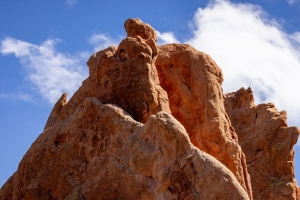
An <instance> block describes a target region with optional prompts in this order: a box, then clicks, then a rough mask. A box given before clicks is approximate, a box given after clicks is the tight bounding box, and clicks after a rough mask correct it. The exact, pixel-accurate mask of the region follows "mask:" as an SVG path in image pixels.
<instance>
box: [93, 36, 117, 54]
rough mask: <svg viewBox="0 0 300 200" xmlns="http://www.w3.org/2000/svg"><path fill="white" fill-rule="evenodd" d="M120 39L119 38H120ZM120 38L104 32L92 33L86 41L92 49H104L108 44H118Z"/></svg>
mask: <svg viewBox="0 0 300 200" xmlns="http://www.w3.org/2000/svg"><path fill="white" fill-rule="evenodd" d="M120 40H121V39H120ZM120 40H118V39H116V38H112V37H111V36H109V35H106V34H102V33H100V34H94V35H92V36H91V37H90V38H89V39H88V43H89V44H90V45H92V46H93V47H94V51H95V52H96V51H99V50H102V49H105V48H107V47H109V46H118V45H119V43H120Z"/></svg>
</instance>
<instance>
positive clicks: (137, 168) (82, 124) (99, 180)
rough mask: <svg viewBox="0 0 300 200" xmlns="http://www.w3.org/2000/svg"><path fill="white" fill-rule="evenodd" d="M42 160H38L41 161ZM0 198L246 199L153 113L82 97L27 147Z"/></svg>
mask: <svg viewBox="0 0 300 200" xmlns="http://www.w3.org/2000/svg"><path fill="white" fill-rule="evenodd" d="M45 158H46V159H45ZM0 199H3V200H4V199H10V200H15V199H103V200H105V199H208V200H209V199H228V200H231V199H248V196H247V193H246V192H245V191H244V189H243V188H242V187H241V186H240V184H239V183H238V181H237V180H236V178H235V176H234V175H233V174H232V173H231V172H230V171H229V170H228V169H227V168H226V167H225V166H224V165H223V164H221V163H220V162H219V161H217V160H216V159H215V158H213V157H212V156H210V155H208V154H206V153H204V152H202V151H200V150H199V149H198V148H196V147H194V146H193V145H192V143H191V142H190V139H189V136H188V134H187V133H186V131H185V129H184V127H183V126H182V125H181V124H180V123H179V122H178V121H177V120H176V119H175V118H173V117H172V116H171V115H170V114H168V113H166V112H159V113H158V114H157V115H153V116H151V117H150V118H149V120H148V121H147V122H146V123H145V124H142V123H139V122H137V121H135V120H133V119H132V117H131V116H130V115H128V114H127V113H126V112H124V110H123V109H121V108H119V107H117V106H114V105H111V104H102V103H101V102H100V101H99V100H97V99H96V98H92V97H90V98H87V99H85V100H84V101H83V103H82V104H81V105H79V106H78V107H77V109H76V111H75V112H74V113H73V114H72V115H70V116H69V117H68V118H66V119H65V120H64V121H61V122H59V123H56V124H55V125H53V126H51V127H49V128H48V129H46V130H45V131H44V132H43V133H42V134H41V135H40V136H39V137H38V138H37V140H36V141H35V142H34V143H33V144H32V146H31V147H30V149H29V150H28V152H27V153H26V155H25V156H24V158H23V159H22V161H21V163H20V165H19V168H18V170H17V172H16V173H15V174H14V175H13V176H12V177H11V178H10V179H9V181H8V182H6V184H5V185H4V186H3V187H2V188H1V191H0Z"/></svg>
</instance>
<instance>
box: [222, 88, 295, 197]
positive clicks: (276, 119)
mask: <svg viewBox="0 0 300 200" xmlns="http://www.w3.org/2000/svg"><path fill="white" fill-rule="evenodd" d="M224 97H225V108H226V111H227V113H228V115H229V118H230V120H231V122H232V125H233V127H234V129H235V130H236V133H237V134H238V138H239V144H240V145H241V147H242V150H243V152H244V153H245V154H246V158H247V167H248V171H249V174H250V176H251V183H252V190H253V198H254V199H261V200H263V199H299V198H300V197H299V195H300V194H299V189H298V188H297V184H296V181H295V179H294V178H295V174H294V150H293V146H294V145H295V144H296V142H297V139H298V136H299V133H300V130H299V129H298V128H297V127H288V126H287V122H286V120H287V114H286V112H285V111H281V112H279V111H278V110H277V109H276V108H275V106H274V104H272V103H265V104H259V105H255V104H254V97H253V93H252V91H251V89H250V88H248V89H244V88H241V89H240V90H238V91H237V92H233V93H229V94H225V95H224Z"/></svg>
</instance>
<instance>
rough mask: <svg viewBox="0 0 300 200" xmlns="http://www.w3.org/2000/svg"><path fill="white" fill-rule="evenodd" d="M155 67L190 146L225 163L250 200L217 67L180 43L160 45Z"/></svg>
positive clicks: (249, 187) (211, 61)
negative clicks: (186, 133)
mask: <svg viewBox="0 0 300 200" xmlns="http://www.w3.org/2000/svg"><path fill="white" fill-rule="evenodd" d="M155 65H156V67H157V70H158V75H159V79H160V84H161V86H162V88H163V89H164V90H166V91H167V93H168V98H169V104H170V109H171V112H172V115H173V116H174V117H175V118H176V119H177V120H178V121H179V122H180V123H181V124H182V125H183V126H184V127H185V129H186V130H187V132H188V134H189V136H190V138H191V141H192V143H193V144H194V145H195V146H196V147H198V148H199V149H201V150H202V151H205V152H206V153H208V154H210V155H212V156H213V157H215V158H217V159H218V160H219V161H220V162H222V163H223V164H225V166H227V167H228V168H229V169H230V170H231V171H232V172H233V173H234V175H235V176H236V177H237V179H238V181H239V182H240V183H241V185H242V186H243V187H244V189H245V190H246V191H247V192H248V194H249V196H250V198H251V183H250V177H249V175H248V172H247V167H246V158H245V155H244V153H243V152H242V150H241V147H240V146H239V144H238V140H237V136H236V133H235V132H234V130H233V128H232V127H231V124H230V121H229V119H228V116H227V114H226V112H225V109H224V103H223V91H222V88H221V83H222V81H223V77H222V71H221V70H220V68H219V67H218V65H217V64H216V63H215V62H214V61H213V60H212V59H211V58H210V56H208V55H207V54H205V53H202V52H199V51H197V50H195V49H194V48H193V47H191V46H189V45H183V44H168V45H163V46H161V47H160V48H159V55H158V58H157V59H156V62H155Z"/></svg>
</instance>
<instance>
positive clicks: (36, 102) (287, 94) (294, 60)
mask: <svg viewBox="0 0 300 200" xmlns="http://www.w3.org/2000/svg"><path fill="white" fill-rule="evenodd" d="M187 2H188V3H187ZM128 18H140V19H141V20H142V21H144V22H147V23H149V24H151V26H152V27H154V28H155V29H156V30H157V31H158V37H159V44H163V43H171V42H180V43H189V44H191V45H193V46H194V47H195V48H196V49H198V50H200V51H204V52H206V53H208V54H210V55H211V56H212V58H213V59H214V60H215V61H216V62H217V64H218V65H219V66H220V68H221V69H222V70H223V74H224V79H225V80H224V83H223V89H224V92H231V91H235V90H237V89H239V88H240V87H242V86H243V87H249V86H251V87H252V89H253V90H254V93H255V98H256V103H261V102H273V103H275V105H276V107H277V108H278V109H279V110H287V112H288V123H289V125H296V126H298V127H299V126H300V119H299V113H300V103H299V99H300V92H299V86H300V78H299V74H300V26H299V25H300V1H299V0H265V1H260V0H249V1H240V0H232V1H222V0H217V1H207V0H204V1H200V0H189V1H179V0H172V1H170V0H160V1H155V0H154V1H151V3H150V2H149V1H144V0H130V1H126V2H125V1H96V0H90V1H83V0H65V1H49V0H45V1H38V0H27V1H16V0H11V1H0V27H1V28H0V135H1V140H0V186H1V185H2V184H3V183H4V182H5V181H6V180H7V179H8V178H9V177H10V176H11V175H12V174H13V173H14V172H15V171H16V169H17V167H18V164H19V162H20V160H21V159H22V157H23V155H24V154H25V153H26V151H27V150H28V148H29V147H30V145H31V144H32V143H33V142H34V140H35V139H36V138H37V137H38V135H39V134H40V133H41V132H42V130H43V127H44V125H45V123H46V120H47V117H48V115H49V113H50V112H51V109H52V107H53V103H54V102H55V101H56V100H57V99H58V98H59V96H60V95H61V94H62V92H68V94H69V97H70V95H72V93H73V92H74V91H76V89H77V88H78V87H79V86H80V85H81V82H82V80H83V79H85V78H86V77H87V74H88V71H87V66H86V64H85V63H86V61H87V59H88V58H89V56H90V55H91V54H92V53H93V52H94V51H97V50H100V49H102V48H104V47H107V46H109V45H117V44H118V43H119V42H120V41H121V39H122V38H124V37H125V36H126V34H125V30H124V27H123V24H124V21H125V20H126V19H128ZM295 150H296V176H297V180H298V182H299V181H300V144H297V145H296V146H295Z"/></svg>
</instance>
